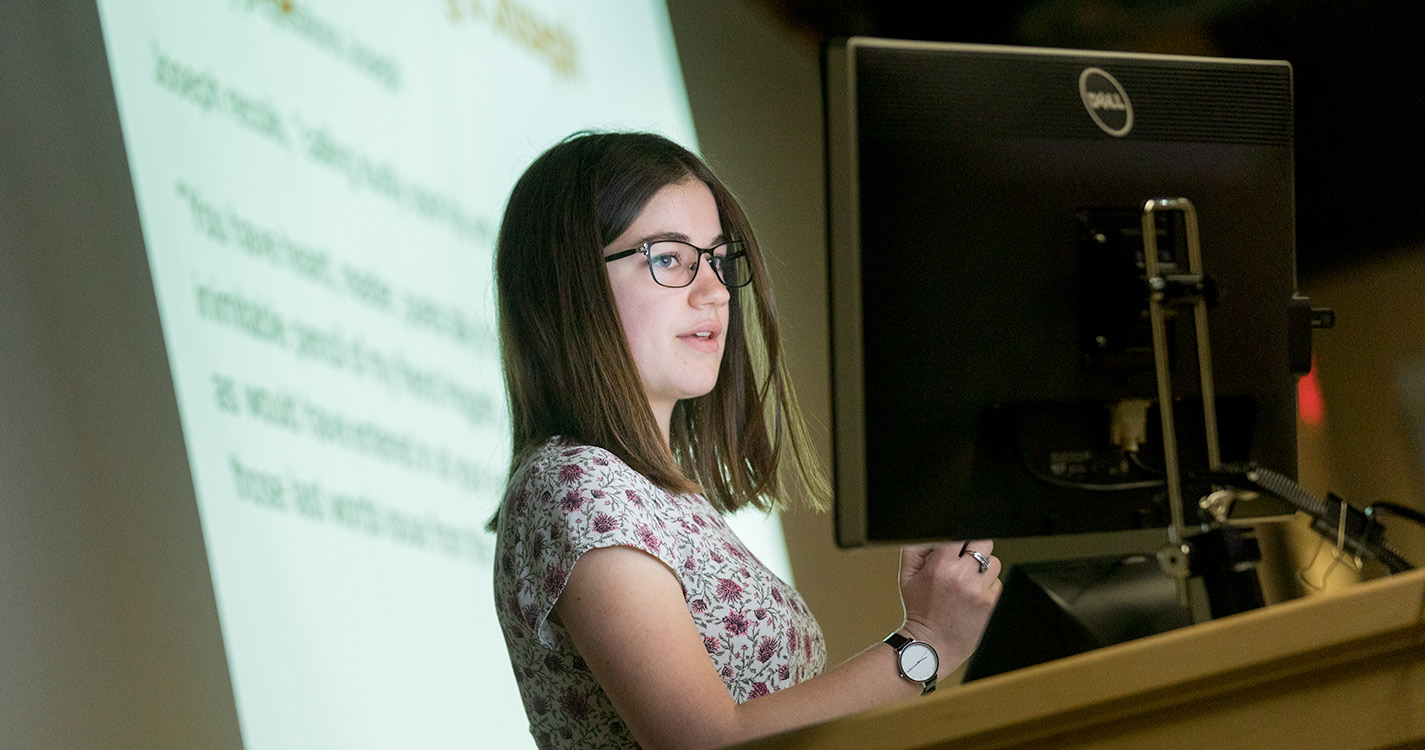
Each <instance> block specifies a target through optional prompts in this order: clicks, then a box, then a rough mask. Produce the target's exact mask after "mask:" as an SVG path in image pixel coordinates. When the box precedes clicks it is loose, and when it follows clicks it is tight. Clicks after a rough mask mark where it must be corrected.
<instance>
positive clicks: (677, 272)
mask: <svg viewBox="0 0 1425 750" xmlns="http://www.w3.org/2000/svg"><path fill="white" fill-rule="evenodd" d="M719 252H721V254H719ZM635 253H642V254H643V255H644V256H645V257H647V258H648V271H649V273H651V274H653V280H654V281H655V282H657V283H658V284H659V285H660V286H666V287H671V288H673V289H679V288H681V287H685V286H687V285H689V284H691V283H693V279H695V278H697V276H698V267H699V266H701V265H702V264H703V262H702V261H703V255H707V256H708V265H710V266H712V270H713V273H714V274H717V279H718V281H721V282H722V283H723V285H724V286H726V287H728V288H730V289H736V288H738V287H744V286H747V285H748V284H749V283H751V281H752V267H751V263H750V261H749V260H748V258H747V248H746V245H744V244H743V243H742V242H741V241H740V240H733V241H731V242H724V243H722V244H721V245H717V246H716V247H698V246H697V245H693V244H691V243H687V242H683V241H682V240H655V241H653V242H645V243H643V244H642V245H639V246H638V247H635V248H633V249H630V250H624V251H622V252H617V253H614V254H612V255H606V256H604V262H605V263H612V262H613V261H616V260H619V259H620V258H627V257H629V256H631V255H634V254H635Z"/></svg>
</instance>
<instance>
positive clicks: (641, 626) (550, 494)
mask: <svg viewBox="0 0 1425 750" xmlns="http://www.w3.org/2000/svg"><path fill="white" fill-rule="evenodd" d="M496 285H497V292H498V304H499V315H500V335H501V341H502V346H503V350H504V352H503V353H504V366H505V379H506V386H507V388H508V391H509V398H510V414H511V420H512V425H513V451H514V453H513V456H514V457H513V460H512V462H511V469H510V482H509V488H508V491H507V493H506V496H505V499H504V502H503V503H502V505H501V507H500V510H499V512H498V513H497V515H496V518H495V519H494V521H493V522H492V523H493V525H494V526H495V527H496V530H497V533H498V542H497V556H498V564H497V566H496V571H495V601H496V608H497V611H498V614H499V618H500V623H501V627H502V629H503V631H504V637H505V642H506V645H507V646H508V647H509V652H510V661H511V664H512V666H513V667H514V672H515V677H516V680H517V682H518V683H519V687H520V692H521V695H522V697H523V699H524V705H525V710H526V713H527V714H528V716H529V722H530V731H531V733H532V734H533V735H534V737H535V739H536V741H537V742H538V744H539V745H540V746H541V747H578V748H593V747H635V746H637V745H642V746H643V747H645V748H659V747H718V746H722V745H726V744H729V743H733V742H737V741H741V740H747V739H751V738H754V737H759V736H763V735H767V734H771V733H774V732H778V731H783V730H787V729H791V728H794V727H797V726H801V725H805V724H809V723H813V722H817V721H823V720H826V719H831V718H834V717H837V716H842V715H846V714H849V713H852V712H855V711H858V710H862V709H865V708H870V707H872V706H875V705H879V704H882V703H886V702H889V701H893V700H899V699H905V698H911V697H914V696H916V695H920V694H923V693H925V692H928V691H929V690H931V689H933V687H934V680H935V677H936V674H937V673H938V674H944V673H946V672H948V671H950V670H951V669H953V668H954V667H955V665H957V664H959V663H960V662H961V661H963V660H964V659H965V658H966V657H968V656H969V654H970V652H971V651H972V650H973V649H974V646H975V644H976V642H977V641H978V639H979V637H980V633H981V631H982V630H983V628H984V625H985V622H986V621H987V619H988V617H989V613H990V611H991V609H992V608H993V606H994V602H995V600H996V598H997V597H998V595H999V590H1000V584H999V581H998V575H999V561H998V560H996V559H995V558H994V557H993V556H991V555H990V551H991V544H990V543H989V542H987V541H976V542H971V543H970V544H968V545H961V544H958V543H957V544H948V545H942V546H925V547H913V548H906V549H905V550H903V552H902V558H901V573H900V588H901V597H902V600H903V602H904V605H905V613H904V620H903V622H901V623H899V624H900V627H899V628H898V629H897V631H896V632H895V633H893V634H892V635H891V636H890V637H889V638H888V639H887V641H886V642H885V643H884V644H875V645H872V646H871V647H869V648H867V649H866V650H865V651H864V652H862V653H861V654H859V655H858V656H855V657H853V658H852V659H850V660H848V661H846V662H845V663H843V664H841V665H839V666H837V667H835V668H834V669H831V670H829V671H823V667H824V661H825V648H824V644H823V641H822V635H821V630H820V629H819V628H818V626H817V624H816V620H815V619H814V618H813V617H812V615H811V613H810V612H809V611H808V610H807V607H806V604H805V603H804V602H803V601H802V598H801V597H800V596H799V595H798V594H797V592H796V591H795V590H794V589H793V588H792V587H791V586H789V585H788V584H787V583H785V582H784V581H781V580H780V579H778V578H777V577H776V576H775V575H773V574H772V573H771V572H769V571H768V570H767V569H766V568H765V567H763V565H762V564H761V563H760V562H758V561H757V559H756V558H755V557H754V556H753V555H752V554H751V553H749V552H748V551H747V549H746V548H745V547H744V546H743V545H742V543H741V542H740V541H739V540H738V539H737V537H736V535H734V534H733V533H732V531H731V530H730V529H729V528H728V527H727V525H726V524H725V523H724V522H723V520H722V516H721V514H722V513H726V512H730V511H734V510H737V509H739V508H742V507H744V506H747V505H752V506H755V507H758V508H762V509H764V510H765V509H771V508H773V507H777V506H778V505H779V504H780V503H781V502H782V501H783V498H784V497H786V496H787V495H789V494H797V495H800V496H803V497H807V498H810V502H811V503H812V504H813V505H824V504H825V501H826V496H827V494H828V492H827V489H826V483H825V481H824V479H822V477H821V475H820V473H819V469H818V468H817V466H816V463H815V460H814V459H813V458H812V456H811V455H810V446H809V443H808V440H807V438H806V434H805V430H804V428H803V426H802V421H801V417H800V415H799V413H798V410H797V407H796V399H795V397H794V395H793V392H792V387H791V383H790V382H789V380H788V377H787V375H786V373H785V371H784V370H783V368H782V364H781V351H780V344H779V340H778V335H777V324H776V314H775V310H774V308H773V304H772V295H771V290H770V288H769V287H768V283H767V276H766V271H765V268H764V264H763V259H762V255H761V253H760V251H759V249H758V247H757V242H756V240H755V239H754V238H753V235H752V231H751V228H750V226H749V225H748V222H747V219H746V217H745V216H744V214H743V213H742V210H741V209H740V208H739V207H738V205H737V202H736V201H735V200H734V199H733V197H732V195H731V193H729V192H728V190H727V189H726V188H725V187H723V185H722V183H720V182H719V181H718V180H717V178H716V177H715V176H714V175H713V174H712V172H711V171H710V170H709V169H708V168H707V166H706V165H705V164H703V162H702V161H701V160H699V159H698V158H697V157H696V156H694V155H693V154H692V153H690V152H688V151H687V150H685V149H683V148H682V147H680V146H678V145H676V144H674V143H672V142H671V141H668V140H667V139H664V138H662V137H659V136H656V135H649V134H641V133H596V134H581V135H576V136H574V137H571V138H569V139H567V140H565V141H563V142H562V143H560V144H558V145H556V146H554V147H553V148H551V149H550V150H549V151H547V152H545V153H544V154H543V155H542V156H540V157H539V158H538V159H537V160H536V161H535V162H534V164H533V165H531V166H530V167H529V169H528V171H526V172H525V174H524V176H523V177H521V178H520V180H519V182H518V183H517V184H516V186H515V188H514V191H513V193H512V194H511V196H510V200H509V205H508V208H507V209H506V212H505V217H504V221H503V224H502V225H501V228H500V236H499V239H498V243H497V249H496ZM888 625H891V623H888Z"/></svg>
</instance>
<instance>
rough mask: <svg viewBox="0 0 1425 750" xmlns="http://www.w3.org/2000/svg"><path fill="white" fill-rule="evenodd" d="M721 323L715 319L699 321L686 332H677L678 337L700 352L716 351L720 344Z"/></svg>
mask: <svg viewBox="0 0 1425 750" xmlns="http://www.w3.org/2000/svg"><path fill="white" fill-rule="evenodd" d="M721 338H722V325H721V324H719V323H718V322H717V321H709V322H706V323H701V324H699V325H697V326H695V327H693V328H692V330H689V331H687V332H686V333H680V334H678V339H679V340H680V341H682V342H684V343H686V344H688V345H689V346H691V347H693V348H694V349H697V350H698V351H702V352H716V351H718V348H719V347H720V346H721Z"/></svg>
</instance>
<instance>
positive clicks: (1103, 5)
mask: <svg viewBox="0 0 1425 750" xmlns="http://www.w3.org/2000/svg"><path fill="white" fill-rule="evenodd" d="M758 1H759V2H760V3H761V4H762V5H763V6H764V7H766V8H767V9H768V10H769V11H771V12H772V13H773V14H775V15H776V16H777V17H778V18H779V19H780V21H781V22H782V23H785V24H788V25H790V26H791V27H793V28H794V29H795V30H796V31H797V33H798V34H799V35H801V36H803V37H804V38H806V40H807V41H808V43H812V44H820V43H821V42H822V41H824V40H825V39H827V38H830V37H836V36H850V35H866V36H882V37H890V38H899V39H917V40H927V41H948V42H971V43H983V44H1011V45H1027V46H1037V47H1067V48H1075V49H1096V50H1121V51H1134V52H1160V53H1168V54H1189V55H1208V56H1215V57H1244V58H1262V59H1280V60H1287V61H1289V62H1291V63H1292V66H1293V68H1294V71H1295V91H1296V159H1297V165H1296V166H1297V171H1296V174H1297V244H1298V247H1297V263H1298V271H1299V274H1300V276H1301V277H1302V279H1303V280H1308V279H1310V278H1311V277H1313V276H1315V275H1318V274H1321V273H1324V272H1330V271H1338V270H1343V269H1345V268H1347V267H1349V266H1352V265H1354V264H1357V263H1360V262H1361V261H1364V260H1367V259H1373V258H1378V257H1380V256H1384V255H1388V254H1392V253H1395V252H1399V251H1400V250H1401V249H1402V248H1407V247H1411V246H1416V247H1418V246H1419V245H1420V244H1422V243H1425V139H1422V138H1421V137H1420V136H1419V134H1418V131H1419V128H1420V123H1421V121H1422V119H1425V49H1422V48H1425V5H1422V4H1420V3H1418V2H1413V1H1411V0H1393V1H1371V0H1366V1H1365V2H1360V1H1357V2H1351V1H1350V0H1296V1H1294V2H1293V1H1288V0H1181V1H1174V0H1004V1H1003V2H994V3H945V2H940V3H937V2H926V1H925V0H880V1H878V0H758Z"/></svg>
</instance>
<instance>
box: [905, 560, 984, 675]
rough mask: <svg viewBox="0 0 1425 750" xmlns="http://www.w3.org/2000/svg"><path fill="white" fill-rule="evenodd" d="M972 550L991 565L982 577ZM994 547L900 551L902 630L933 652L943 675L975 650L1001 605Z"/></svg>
mask: <svg viewBox="0 0 1425 750" xmlns="http://www.w3.org/2000/svg"><path fill="white" fill-rule="evenodd" d="M970 550H973V551H975V552H978V553H980V555H981V556H983V557H985V558H986V559H988V560H989V567H988V568H986V569H985V571H984V572H983V573H982V572H980V563H979V561H978V560H977V559H975V557H974V556H973V555H971V554H970V552H969V551H970ZM993 550H994V542H992V541H989V540H978V541H973V542H968V543H965V544H962V543H960V542H947V543H945V544H929V545H917V546H912V547H903V548H902V549H901V566H900V586H901V603H902V604H903V605H904V607H905V624H904V625H903V626H902V627H903V629H904V630H905V631H906V632H907V633H909V634H910V635H911V637H913V638H915V639H916V640H921V641H925V642H926V643H929V644H930V645H931V646H933V647H934V648H935V650H936V652H937V653H938V654H939V655H940V663H941V669H942V673H944V672H948V671H949V670H951V669H954V668H955V667H957V666H959V664H960V663H961V662H963V661H964V660H965V659H968V658H969V656H970V654H971V653H973V652H974V650H975V647H976V646H977V645H979V642H980V636H981V635H982V634H983V633H984V631H985V625H986V624H987V623H988V622H989V619H990V613H991V612H992V611H994V607H995V602H997V601H999V595H1000V591H1001V590H1002V589H1003V588H1004V586H1003V584H1001V583H1000V580H999V574H1000V561H999V559H998V558H996V557H995V556H994V555H992V554H990V553H991V552H992V551H993Z"/></svg>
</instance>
